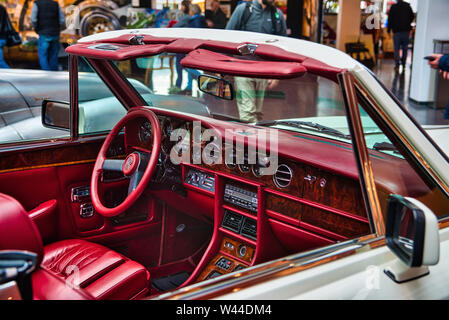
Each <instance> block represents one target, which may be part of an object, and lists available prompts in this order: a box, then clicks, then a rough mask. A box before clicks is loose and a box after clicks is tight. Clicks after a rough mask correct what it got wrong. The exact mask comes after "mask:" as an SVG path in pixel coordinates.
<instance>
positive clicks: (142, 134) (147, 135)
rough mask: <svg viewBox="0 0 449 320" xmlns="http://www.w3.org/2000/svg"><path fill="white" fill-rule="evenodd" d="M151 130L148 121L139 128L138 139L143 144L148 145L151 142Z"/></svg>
mask: <svg viewBox="0 0 449 320" xmlns="http://www.w3.org/2000/svg"><path fill="white" fill-rule="evenodd" d="M151 135H152V129H151V124H150V122H149V121H145V122H144V123H142V125H141V126H140V128H139V139H140V141H141V142H143V143H148V142H150V140H151Z"/></svg>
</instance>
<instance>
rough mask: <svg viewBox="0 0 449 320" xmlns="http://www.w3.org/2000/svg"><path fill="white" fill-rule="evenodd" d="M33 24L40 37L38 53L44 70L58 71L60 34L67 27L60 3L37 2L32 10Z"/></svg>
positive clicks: (51, 0) (49, 1)
mask: <svg viewBox="0 0 449 320" xmlns="http://www.w3.org/2000/svg"><path fill="white" fill-rule="evenodd" d="M31 23H32V24H33V28H34V30H35V31H36V33H37V34H38V35H39V40H38V42H37V53H38V55H39V64H40V66H41V69H42V70H50V71H57V70H58V53H59V33H60V32H61V29H62V28H63V27H64V25H65V17H64V13H63V12H62V9H61V8H60V7H59V4H58V2H56V1H53V0H36V1H34V3H33V8H32V9H31Z"/></svg>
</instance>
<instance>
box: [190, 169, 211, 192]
mask: <svg viewBox="0 0 449 320" xmlns="http://www.w3.org/2000/svg"><path fill="white" fill-rule="evenodd" d="M184 182H185V183H187V184H189V185H192V186H194V187H198V188H200V189H203V190H206V191H210V192H215V177H214V176H213V175H211V174H209V173H205V172H202V171H199V170H194V169H190V170H189V171H188V172H187V174H186V178H185V180H184Z"/></svg>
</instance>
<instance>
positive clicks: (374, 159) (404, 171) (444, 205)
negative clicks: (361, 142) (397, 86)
mask: <svg viewBox="0 0 449 320" xmlns="http://www.w3.org/2000/svg"><path fill="white" fill-rule="evenodd" d="M359 97H360V96H359ZM360 102H361V103H362V105H359V108H360V114H361V120H362V126H363V131H364V135H365V141H366V144H367V147H368V148H369V156H370V161H371V164H372V168H373V173H374V179H375V182H376V189H377V194H378V197H379V201H380V205H381V209H382V214H383V215H384V218H385V217H386V214H387V204H388V197H389V195H390V194H392V193H393V194H399V195H401V196H404V197H412V198H415V199H417V200H419V201H421V202H422V203H424V204H425V205H426V206H427V207H429V208H430V209H431V210H432V211H433V212H434V213H435V215H436V216H437V217H438V218H440V219H441V218H443V217H446V216H448V215H449V199H448V198H447V197H446V196H445V195H444V194H443V193H442V192H441V190H440V189H439V188H438V187H437V186H436V184H435V183H434V182H433V181H431V180H430V179H429V178H427V176H425V174H424V173H423V171H422V170H420V167H419V166H418V164H415V163H414V162H413V160H412V159H411V158H410V157H408V156H407V154H406V153H405V152H403V151H401V148H400V145H399V143H398V142H397V141H393V137H391V139H389V138H388V137H387V132H386V131H385V130H384V131H382V130H381V129H380V128H379V127H381V125H379V126H378V125H377V124H376V122H375V121H373V119H372V118H371V117H370V116H369V115H368V114H367V113H366V112H365V110H364V108H363V105H364V101H363V99H361V100H360Z"/></svg>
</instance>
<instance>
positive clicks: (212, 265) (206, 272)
mask: <svg viewBox="0 0 449 320" xmlns="http://www.w3.org/2000/svg"><path fill="white" fill-rule="evenodd" d="M222 257H224V258H226V259H228V260H229V261H232V267H231V268H229V269H228V270H224V269H221V268H219V267H217V266H216V265H215V264H216V263H217V261H218V260H220V259H221V258H222ZM238 265H242V266H244V267H245V268H247V267H248V266H247V265H245V264H244V263H241V262H239V261H237V260H236V259H233V258H232V257H230V256H227V255H224V254H217V255H216V256H215V257H214V258H213V259H212V260H211V262H210V263H209V265H208V266H207V267H206V268H205V269H204V270H203V272H202V273H201V274H200V276H199V277H198V280H197V282H200V281H203V280H205V279H206V278H207V276H208V275H209V274H210V273H211V272H212V271H214V270H216V271H218V272H220V273H221V274H228V273H231V272H234V269H235V268H236V267H237V266H238Z"/></svg>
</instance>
